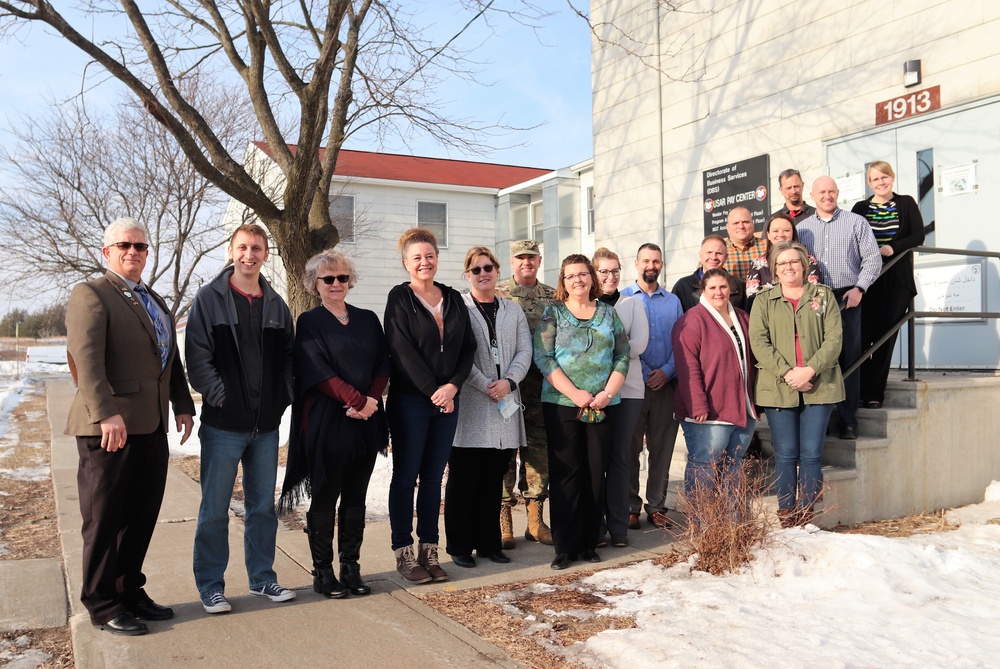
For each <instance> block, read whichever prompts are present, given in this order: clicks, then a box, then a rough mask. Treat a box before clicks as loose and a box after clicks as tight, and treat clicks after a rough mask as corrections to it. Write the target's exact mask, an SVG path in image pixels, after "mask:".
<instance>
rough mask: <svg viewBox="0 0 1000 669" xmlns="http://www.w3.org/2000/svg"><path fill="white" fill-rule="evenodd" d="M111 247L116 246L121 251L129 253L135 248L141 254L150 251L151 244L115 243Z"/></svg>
mask: <svg viewBox="0 0 1000 669" xmlns="http://www.w3.org/2000/svg"><path fill="white" fill-rule="evenodd" d="M111 246H115V247H117V248H118V249H119V250H121V251H128V250H129V249H130V248H132V247H133V246H134V247H135V250H136V251H138V252H139V253H142V252H143V251H148V250H149V244H147V243H146V242H115V243H114V244H112V245H111Z"/></svg>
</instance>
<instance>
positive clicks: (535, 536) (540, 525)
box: [524, 500, 552, 546]
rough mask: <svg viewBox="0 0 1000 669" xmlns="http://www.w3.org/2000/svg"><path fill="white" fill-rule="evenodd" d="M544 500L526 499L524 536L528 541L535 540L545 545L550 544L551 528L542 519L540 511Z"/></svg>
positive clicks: (543, 506) (542, 508)
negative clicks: (526, 512)
mask: <svg viewBox="0 0 1000 669" xmlns="http://www.w3.org/2000/svg"><path fill="white" fill-rule="evenodd" d="M544 508H545V502H544V501H541V500H528V529H526V530H525V531H524V538H525V539H527V540H528V541H537V542H538V543H541V544H545V545H546V546H551V545H552V530H550V529H549V526H548V525H546V524H545V521H544V520H543V519H542V511H543V510H544Z"/></svg>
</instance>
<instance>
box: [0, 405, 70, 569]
mask: <svg viewBox="0 0 1000 669" xmlns="http://www.w3.org/2000/svg"><path fill="white" fill-rule="evenodd" d="M45 410H46V408H45V397H44V395H39V394H32V395H29V396H27V397H26V398H25V399H23V400H22V401H21V403H20V404H18V406H17V408H16V409H14V411H13V412H12V413H11V415H10V427H9V431H8V433H7V437H8V439H9V440H10V441H11V442H12V443H11V444H10V445H9V446H6V447H2V448H0V450H2V451H7V450H8V449H13V450H12V451H10V452H9V453H8V454H7V455H6V456H5V457H4V458H2V459H0V469H5V470H21V469H25V468H35V467H46V468H48V467H49V465H50V461H51V454H52V449H51V441H50V439H51V433H50V429H49V423H48V419H47V417H46V413H45ZM0 490H2V491H3V493H4V494H3V495H2V496H0V514H2V517H3V525H2V536H0V540H2V541H3V543H4V544H5V548H6V550H7V553H6V554H4V555H0V559H3V560H30V559H36V558H58V557H62V546H61V545H60V543H59V524H58V521H57V520H56V502H55V494H54V492H53V489H52V481H51V478H50V476H46V477H45V478H44V479H43V480H41V481H19V480H16V479H14V478H11V477H10V476H9V475H0Z"/></svg>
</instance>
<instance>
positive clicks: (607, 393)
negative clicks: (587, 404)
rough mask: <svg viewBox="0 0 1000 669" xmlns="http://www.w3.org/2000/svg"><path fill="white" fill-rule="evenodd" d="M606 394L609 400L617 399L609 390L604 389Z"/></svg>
mask: <svg viewBox="0 0 1000 669" xmlns="http://www.w3.org/2000/svg"><path fill="white" fill-rule="evenodd" d="M604 394H605V395H607V396H608V399H609V400H613V399H614V398H615V396H614V395H612V394H611V393H609V392H608V389H607V388H605V389H604Z"/></svg>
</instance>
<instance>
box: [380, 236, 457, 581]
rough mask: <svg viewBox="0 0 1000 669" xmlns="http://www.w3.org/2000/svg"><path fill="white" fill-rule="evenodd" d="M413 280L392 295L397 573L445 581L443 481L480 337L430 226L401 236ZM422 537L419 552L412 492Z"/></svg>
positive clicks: (392, 519)
mask: <svg viewBox="0 0 1000 669" xmlns="http://www.w3.org/2000/svg"><path fill="white" fill-rule="evenodd" d="M399 251H400V254H401V255H402V259H403V267H404V268H405V269H406V271H407V272H409V274H410V280H409V281H406V282H404V283H401V284H400V285H398V286H396V287H395V288H393V289H392V290H391V291H389V297H388V299H387V301H386V305H385V318H384V319H383V322H384V324H385V336H386V340H387V342H388V345H389V358H390V362H391V374H390V377H389V400H388V406H387V407H386V413H387V415H388V418H389V430H390V432H391V434H392V482H391V483H390V484H389V523H390V526H391V528H392V549H393V551H394V552H395V553H396V570H397V571H398V572H399V573H400V575H401V576H402V577H403V578H405V579H406V580H407V581H409V582H411V583H427V582H428V581H431V580H434V581H445V580H447V579H448V575H447V574H446V573H445V571H444V569H442V568H441V565H440V564H439V563H438V514H439V510H440V506H441V478H442V476H443V474H444V467H445V464H446V463H447V462H448V456H449V455H450V454H451V444H452V441H453V440H454V437H455V429H456V427H457V425H458V415H457V412H458V390H459V388H461V387H462V384H463V383H464V382H465V378H466V377H467V376H468V375H469V372H470V371H471V369H472V363H473V359H474V357H475V353H476V339H475V336H474V335H473V332H472V327H471V324H470V321H469V310H468V309H467V308H466V306H465V303H464V302H463V301H462V296H461V295H459V293H458V291H456V290H453V289H452V288H449V287H448V286H445V285H444V284H440V283H437V282H435V281H434V276H435V275H436V274H437V266H438V247H437V240H436V239H435V237H434V234H433V233H431V232H430V231H429V230H427V228H412V229H410V230H407V231H406V232H404V233H403V236H402V237H400V239H399ZM418 477H419V479H420V488H419V490H418V491H417V537H418V538H419V539H420V547H419V550H418V552H417V554H416V555H415V554H414V551H413V534H412V531H413V490H414V488H415V487H416V485H417V479H418Z"/></svg>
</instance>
